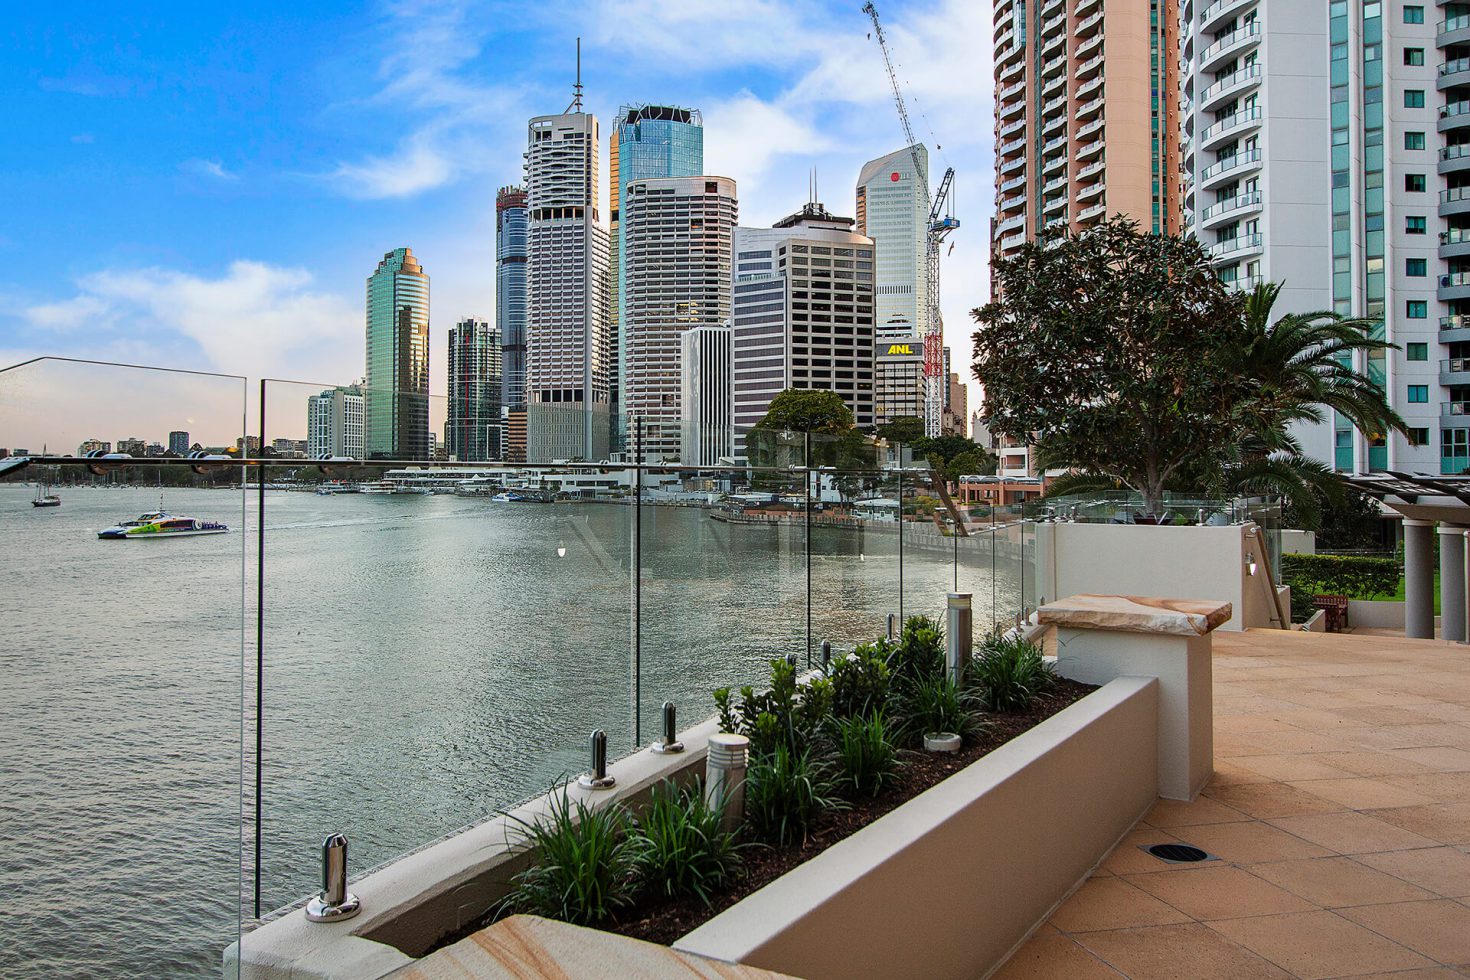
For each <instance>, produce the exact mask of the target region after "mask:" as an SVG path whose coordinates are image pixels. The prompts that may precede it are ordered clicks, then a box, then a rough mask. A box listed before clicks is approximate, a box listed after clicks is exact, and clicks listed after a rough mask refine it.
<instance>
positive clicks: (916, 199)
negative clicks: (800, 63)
mask: <svg viewBox="0 0 1470 980" xmlns="http://www.w3.org/2000/svg"><path fill="white" fill-rule="evenodd" d="M928 179H929V151H928V150H927V149H926V148H925V147H924V144H922V143H916V144H914V145H913V146H912V147H904V148H903V149H901V150H895V151H894V152H892V153H890V154H888V155H887V156H882V157H879V158H878V159H876V160H870V161H869V162H867V163H865V164H864V165H863V169H862V171H861V172H860V173H859V174H858V182H857V228H856V230H857V233H858V234H859V235H866V236H867V237H869V238H871V239H872V240H873V248H874V250H875V252H876V253H877V254H876V256H875V268H874V270H873V272H874V277H873V307H874V316H875V317H876V322H877V324H878V329H879V330H880V331H882V332H883V334H884V335H885V336H895V337H908V336H911V335H914V334H918V335H920V336H922V335H923V334H924V332H925V331H926V330H927V329H928V324H929V282H928V280H929V266H928V263H927V261H926V259H925V246H926V236H927V229H928V224H929V212H928V203H927V195H926V194H925V192H924V186H925V184H926V183H927V181H928ZM923 415H924V413H923V411H920V412H919V417H920V418H923Z"/></svg>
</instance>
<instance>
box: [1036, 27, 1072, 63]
mask: <svg viewBox="0 0 1470 980" xmlns="http://www.w3.org/2000/svg"><path fill="white" fill-rule="evenodd" d="M1041 56H1042V57H1043V58H1052V57H1056V58H1063V59H1065V58H1066V56H1067V32H1066V31H1063V32H1062V33H1060V34H1058V35H1057V36H1056V37H1049V38H1043V39H1042V42H1041Z"/></svg>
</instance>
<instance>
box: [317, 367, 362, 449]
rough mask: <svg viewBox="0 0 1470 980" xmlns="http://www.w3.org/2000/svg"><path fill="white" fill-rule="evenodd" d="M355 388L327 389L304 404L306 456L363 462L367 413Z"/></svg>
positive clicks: (359, 393)
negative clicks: (361, 460) (360, 460)
mask: <svg viewBox="0 0 1470 980" xmlns="http://www.w3.org/2000/svg"><path fill="white" fill-rule="evenodd" d="M364 402H365V399H364V397H363V393H362V388H361V387H360V386H358V385H349V386H345V387H344V386H338V387H336V388H328V389H327V390H325V391H323V392H322V393H320V394H317V395H312V396H311V397H310V398H308V399H307V400H306V455H307V457H308V458H310V459H320V458H322V457H333V456H338V457H346V458H348V459H362V458H363V455H364V446H363V439H364V433H365V431H366V409H365V408H364Z"/></svg>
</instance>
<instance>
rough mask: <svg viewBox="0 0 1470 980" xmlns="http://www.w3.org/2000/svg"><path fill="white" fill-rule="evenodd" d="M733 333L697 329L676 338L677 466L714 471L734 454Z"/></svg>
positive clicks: (713, 328) (726, 329)
mask: <svg viewBox="0 0 1470 980" xmlns="http://www.w3.org/2000/svg"><path fill="white" fill-rule="evenodd" d="M733 339H734V331H733V329H732V328H731V326H730V324H728V323H723V324H719V325H715V324H708V323H706V324H700V325H698V326H693V327H690V328H689V329H688V330H685V331H684V332H683V333H682V334H681V335H680V336H679V416H680V421H681V423H682V425H681V429H682V435H683V438H682V442H681V447H680V462H682V463H687V464H689V465H691V466H714V465H716V464H718V463H719V462H720V460H721V459H724V458H727V457H730V456H732V455H733V454H734V452H735V444H734V434H735V430H734V427H733V426H732V424H731V415H730V412H731V409H732V407H733V397H732V391H731V387H730V383H731V374H730V371H731V363H732V360H733V357H734V348H733V347H732V343H733Z"/></svg>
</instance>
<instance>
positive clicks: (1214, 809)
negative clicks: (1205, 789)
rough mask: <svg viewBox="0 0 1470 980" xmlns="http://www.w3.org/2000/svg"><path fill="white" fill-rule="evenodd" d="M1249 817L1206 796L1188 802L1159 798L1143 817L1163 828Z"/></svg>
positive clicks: (1149, 823)
mask: <svg viewBox="0 0 1470 980" xmlns="http://www.w3.org/2000/svg"><path fill="white" fill-rule="evenodd" d="M1249 819H1251V818H1250V817H1248V816H1246V815H1245V814H1244V813H1241V812H1240V811H1239V810H1237V809H1235V808H1234V807H1230V806H1226V805H1225V804H1224V803H1221V802H1219V801H1218V800H1213V799H1211V798H1210V797H1208V796H1199V797H1196V798H1195V799H1194V800H1193V801H1192V802H1188V803H1186V802H1184V801H1183V800H1159V802H1157V803H1155V804H1154V806H1153V809H1152V810H1149V811H1148V813H1146V814H1144V817H1143V820H1144V822H1145V823H1147V824H1148V825H1149V826H1151V827H1159V828H1164V829H1168V828H1170V827H1192V826H1195V825H1197V824H1203V823H1229V822H1231V821H1233V820H1249Z"/></svg>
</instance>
